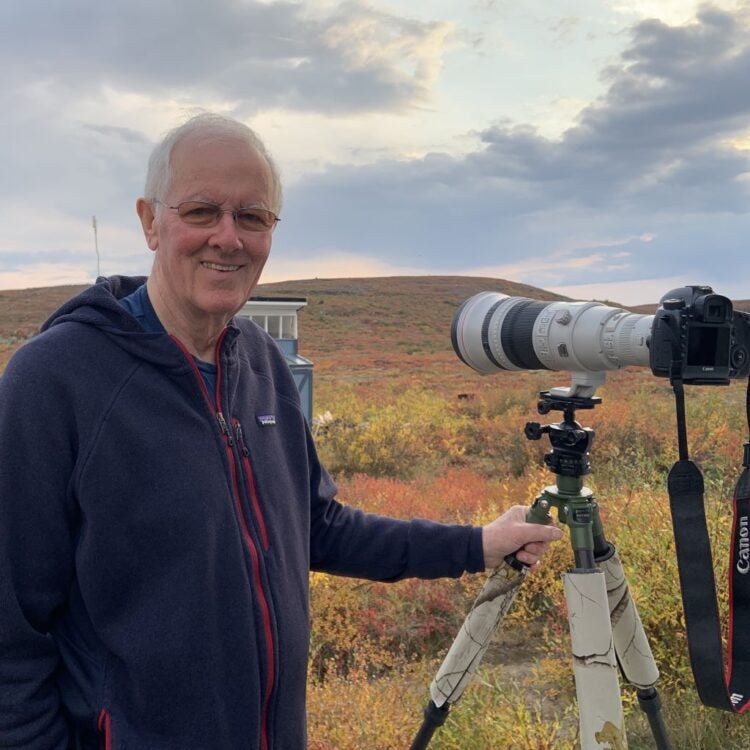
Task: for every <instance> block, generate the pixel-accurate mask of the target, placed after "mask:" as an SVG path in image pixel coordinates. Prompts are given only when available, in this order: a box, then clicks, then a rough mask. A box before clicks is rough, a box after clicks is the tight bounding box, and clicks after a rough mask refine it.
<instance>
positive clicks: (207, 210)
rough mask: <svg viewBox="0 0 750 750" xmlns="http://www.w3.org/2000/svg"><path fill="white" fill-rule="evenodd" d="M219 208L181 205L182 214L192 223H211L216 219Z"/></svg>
mask: <svg viewBox="0 0 750 750" xmlns="http://www.w3.org/2000/svg"><path fill="white" fill-rule="evenodd" d="M218 212H219V209H218V208H217V207H216V206H210V205H200V204H195V203H193V204H188V205H183V206H181V207H180V216H181V217H182V218H183V219H184V220H185V221H187V222H190V223H192V224H210V223H211V222H212V221H215V220H216V217H217V216H218Z"/></svg>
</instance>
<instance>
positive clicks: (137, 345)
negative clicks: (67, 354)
mask: <svg viewBox="0 0 750 750" xmlns="http://www.w3.org/2000/svg"><path fill="white" fill-rule="evenodd" d="M145 283H146V277H145V276H108V277H104V276H100V277H99V278H98V279H97V280H96V283H95V284H93V285H92V286H90V287H89V288H88V289H85V290H84V291H83V292H81V293H80V294H78V295H76V296H75V297H72V298H71V299H69V300H68V301H67V302H66V303H65V304H64V305H62V307H60V308H59V309H58V310H57V311H56V312H54V313H53V314H52V315H51V316H50V317H49V319H48V320H47V321H46V322H45V323H44V324H43V325H42V328H41V330H42V331H46V330H49V329H51V328H55V327H56V326H60V325H65V324H69V323H74V324H82V325H86V326H91V327H93V328H96V329H98V330H99V331H101V332H102V333H104V334H105V335H106V336H107V337H108V338H109V339H110V340H111V341H112V342H113V343H114V344H116V345H117V346H119V347H120V348H122V349H124V350H126V351H127V352H129V353H130V354H132V355H133V356H136V357H139V358H140V359H144V360H147V361H149V362H151V363H153V364H155V365H157V366H159V367H165V368H167V369H178V370H180V371H184V370H186V369H189V368H190V364H189V363H188V361H187V360H186V359H185V357H184V355H183V354H182V352H181V351H180V348H179V346H178V345H177V343H176V342H175V340H174V339H173V338H172V337H171V336H169V335H168V334H166V333H150V332H147V331H144V330H143V327H142V326H141V324H140V323H139V322H138V321H137V320H136V319H135V318H134V317H133V316H132V315H131V314H130V313H129V312H128V311H127V310H126V309H125V308H124V307H123V306H122V305H121V304H120V303H119V300H120V299H122V298H123V297H127V296H128V295H129V294H132V293H133V292H134V291H135V290H136V289H138V287H140V286H142V285H143V284H145Z"/></svg>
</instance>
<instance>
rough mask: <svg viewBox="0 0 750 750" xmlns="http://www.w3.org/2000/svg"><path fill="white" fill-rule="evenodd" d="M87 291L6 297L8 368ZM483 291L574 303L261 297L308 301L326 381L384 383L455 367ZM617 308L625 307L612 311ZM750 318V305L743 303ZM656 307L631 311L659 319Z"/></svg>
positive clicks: (1, 329)
mask: <svg viewBox="0 0 750 750" xmlns="http://www.w3.org/2000/svg"><path fill="white" fill-rule="evenodd" d="M84 288H85V286H83V285H81V286H70V285H69V286H55V287H46V288H37V289H22V290H10V291H0V367H2V365H3V363H4V361H5V360H7V358H8V356H9V354H10V353H11V352H12V350H13V349H15V347H16V346H17V345H18V343H19V342H21V341H23V340H25V339H26V338H28V337H29V336H31V335H33V334H34V333H35V332H36V331H37V330H38V328H39V325H40V324H41V323H42V322H43V321H44V320H45V319H46V318H47V317H48V316H49V315H50V314H51V313H52V312H53V311H54V310H55V309H57V308H58V307H59V306H60V305H61V304H62V303H63V302H64V301H65V300H67V299H68V298H69V297H71V296H73V295H74V294H76V293H77V292H79V291H81V290H83V289H84ZM480 291H496V292H502V293H503V294H508V295H510V296H520V297H530V298H532V299H538V300H555V299H566V298H564V297H561V296H559V295H556V294H552V293H551V292H547V291H545V290H543V289H538V288H536V287H532V286H529V285H527V284H519V283H515V282H512V281H507V280H504V279H492V278H481V277H469V276H394V277H381V278H352V279H308V280H302V281H284V282H278V283H273V284H261V285H259V286H258V288H257V291H256V293H257V294H258V295H267V296H276V295H278V296H295V297H305V298H307V306H306V307H305V308H303V310H302V311H301V312H300V342H301V349H300V351H301V353H303V354H304V355H305V356H307V357H309V358H310V359H312V360H313V361H314V362H315V366H316V371H317V372H318V377H322V378H323V379H325V378H326V376H327V374H329V373H332V372H333V371H334V370H335V371H336V373H337V374H338V377H342V376H343V375H346V376H347V377H351V378H353V379H355V380H356V379H368V378H373V377H377V376H378V375H379V374H382V373H383V371H384V370H391V371H399V370H404V369H408V368H409V367H410V366H411V367H412V368H416V369H421V370H422V371H423V372H424V370H425V368H426V367H427V365H428V364H429V365H430V366H432V365H435V366H437V367H438V368H439V369H442V368H441V365H442V366H444V365H446V364H447V363H449V362H450V363H451V364H452V363H454V362H455V355H454V354H453V351H452V349H451V345H450V324H451V320H452V318H453V314H454V312H455V310H456V308H457V307H458V305H459V304H460V303H461V302H463V301H464V300H465V299H467V298H468V297H470V296H471V295H473V294H476V293H477V292H480ZM610 304H613V305H616V304H617V303H610ZM736 306H737V309H743V310H750V300H745V301H743V302H738V303H736ZM655 308H656V306H655V305H642V306H639V307H636V308H631V309H633V310H634V311H636V312H639V313H653V312H654V310H655Z"/></svg>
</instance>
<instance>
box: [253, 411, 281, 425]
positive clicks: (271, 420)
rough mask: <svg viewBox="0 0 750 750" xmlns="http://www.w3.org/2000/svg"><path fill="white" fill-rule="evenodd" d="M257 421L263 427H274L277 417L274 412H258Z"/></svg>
mask: <svg viewBox="0 0 750 750" xmlns="http://www.w3.org/2000/svg"><path fill="white" fill-rule="evenodd" d="M255 421H256V422H257V423H258V424H259V425H260V426H261V427H273V426H274V425H275V424H276V417H275V416H274V415H273V414H258V415H256V417H255Z"/></svg>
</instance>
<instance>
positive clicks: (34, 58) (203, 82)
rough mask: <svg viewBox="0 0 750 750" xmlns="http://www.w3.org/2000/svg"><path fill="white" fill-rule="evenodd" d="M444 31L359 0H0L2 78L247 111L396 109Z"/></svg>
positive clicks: (426, 77)
mask: <svg viewBox="0 0 750 750" xmlns="http://www.w3.org/2000/svg"><path fill="white" fill-rule="evenodd" d="M61 32H62V33H61ZM450 35H451V27H450V25H449V24H446V23H442V22H423V21H418V20H414V19H409V18H404V17H400V16H397V15H394V14H392V13H388V12H386V11H382V10H377V9H375V8H373V7H371V6H369V5H366V4H363V3H359V2H345V3H340V4H337V5H335V6H333V7H332V8H331V7H325V6H323V5H317V4H315V3H292V2H275V3H268V4H267V3H262V2H251V1H250V0H213V2H210V3H207V2H203V1H202V0H181V1H180V2H174V1H172V2H162V3H158V2H153V0H130V1H129V2H127V3H93V2H90V1H88V0H66V1H65V2H60V1H57V2H55V1H53V0H47V1H46V2H41V1H40V0H29V2H27V3H23V4H20V3H3V4H2V6H0V70H2V71H4V72H3V73H1V74H0V80H3V79H5V81H6V84H7V83H11V84H15V87H18V86H23V87H25V86H28V85H29V84H30V82H40V83H43V84H46V85H48V86H50V87H52V88H54V89H55V91H56V93H57V95H58V96H71V95H72V96H74V97H75V98H76V99H78V98H81V97H82V96H85V95H86V92H87V93H88V95H96V94H97V92H98V91H99V90H100V89H101V88H102V87H104V86H108V87H111V88H114V89H115V90H117V91H121V92H124V93H127V92H131V91H137V92H139V93H140V94H142V95H147V96H150V97H153V98H155V99H160V98H175V99H182V100H196V99H198V100H200V99H204V100H205V99H207V98H209V99H223V100H224V101H225V102H232V103H233V105H234V106H235V108H236V110H237V111H238V112H239V113H244V114H248V113H252V112H255V111H259V110H261V109H264V108H268V107H285V108H288V109H298V110H303V111H325V112H328V113H355V112H372V111H388V110H396V111H398V110H403V109H405V108H409V107H413V106H416V105H419V104H423V103H424V102H425V101H426V100H427V99H428V97H429V94H430V87H431V85H432V83H433V81H434V79H435V76H436V74H437V71H438V69H439V66H440V61H441V56H442V54H443V49H444V47H445V45H446V44H447V43H448V38H449V37H450ZM14 71H16V72H15V73H14Z"/></svg>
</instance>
